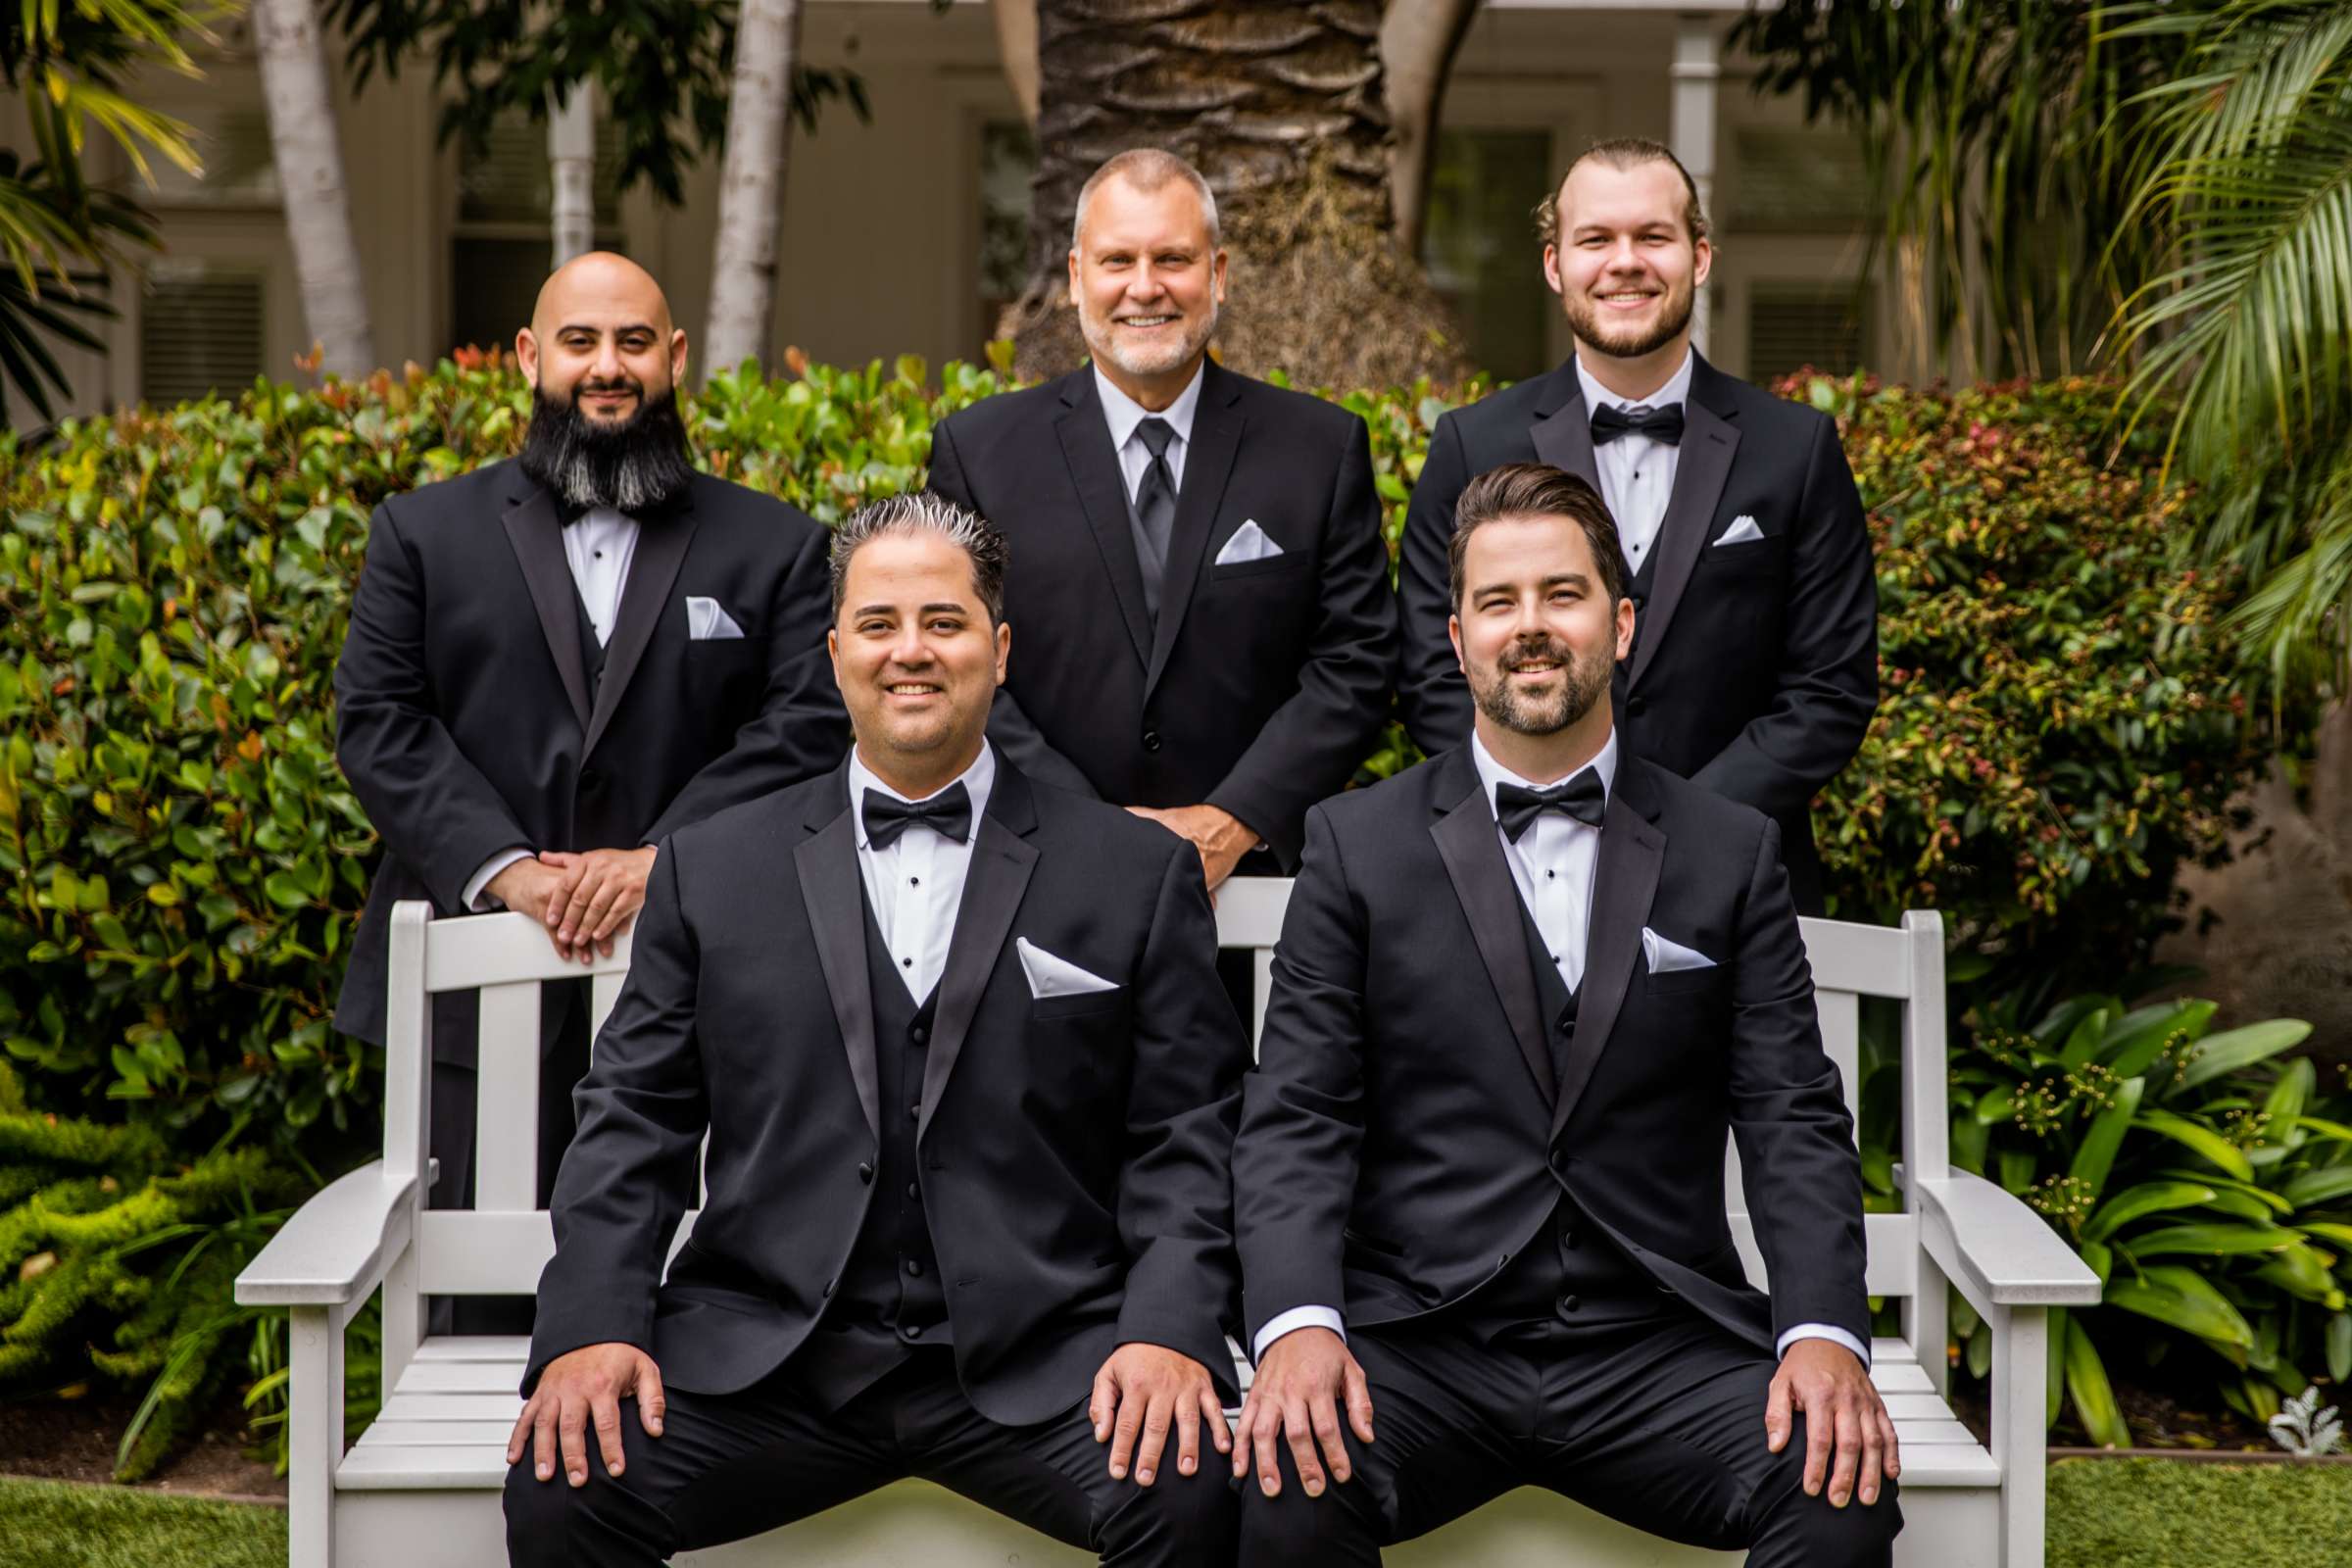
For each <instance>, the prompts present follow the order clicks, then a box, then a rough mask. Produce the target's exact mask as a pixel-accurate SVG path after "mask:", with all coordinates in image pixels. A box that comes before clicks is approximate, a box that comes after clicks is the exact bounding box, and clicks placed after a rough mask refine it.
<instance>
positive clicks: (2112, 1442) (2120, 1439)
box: [2066, 1322, 2131, 1448]
mask: <svg viewBox="0 0 2352 1568" xmlns="http://www.w3.org/2000/svg"><path fill="white" fill-rule="evenodd" d="M2067 1330H2068V1332H2067V1336H2066V1392H2067V1397H2069V1398H2071V1399H2072V1400H2073V1401H2074V1406H2075V1415H2076V1417H2077V1418H2078V1419H2079V1420H2081V1421H2082V1430H2083V1431H2084V1432H2086V1433H2088V1434H2089V1435H2090V1441H2091V1442H2093V1443H2095V1444H2097V1445H2098V1446H2100V1447H2102V1448H2129V1447H2130V1446H2131V1428H2130V1427H2129V1426H2126V1425H2125V1424H2124V1412H2123V1408H2122V1407H2121V1406H2120V1405H2118V1404H2117V1403H2116V1402H2115V1390H2114V1388H2113V1387H2112V1386H2111V1385H2110V1384H2109V1383H2108V1381H2107V1368H2106V1366H2105V1364H2104V1363H2102V1362H2101V1361H2100V1360H2099V1352H2098V1348H2097V1347H2095V1346H2093V1345H2092V1344H2091V1343H2090V1336H2089V1335H2088V1334H2085V1333H2084V1332H2083V1331H2082V1324H2081V1323H2079V1322H2072V1323H2069V1324H2068V1325H2067Z"/></svg>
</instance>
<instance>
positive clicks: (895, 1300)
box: [793, 880, 955, 1410]
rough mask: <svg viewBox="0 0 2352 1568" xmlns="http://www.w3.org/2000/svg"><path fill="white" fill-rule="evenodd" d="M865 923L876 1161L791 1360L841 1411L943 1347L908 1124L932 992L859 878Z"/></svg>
mask: <svg viewBox="0 0 2352 1568" xmlns="http://www.w3.org/2000/svg"><path fill="white" fill-rule="evenodd" d="M858 907H859V908H860V909H861V910H862V911H863V918H864V922H865V976H866V980H865V983H866V987H867V989H868V990H869V991H870V992H871V994H872V996H873V999H874V1068H875V1074H874V1087H875V1101H876V1103H877V1104H879V1105H880V1107H881V1110H882V1151H881V1157H880V1158H879V1159H877V1160H876V1161H875V1162H874V1178H873V1187H874V1196H873V1201H872V1202H871V1203H869V1204H868V1205H867V1206H866V1210H865V1223H864V1224H863V1225H862V1226H860V1227H859V1228H858V1245H857V1246H856V1247H855V1248H853V1249H852V1250H851V1252H850V1261H849V1266H848V1267H847V1268H845V1269H843V1270H842V1274H841V1283H840V1284H839V1285H838V1286H837V1287H836V1288H835V1290H834V1293H833V1299H831V1300H830V1301H828V1302H827V1303H826V1305H825V1312H824V1316H823V1319H822V1320H821V1322H820V1324H819V1327H818V1330H817V1332H816V1333H815V1334H813V1335H811V1336H809V1339H808V1341H807V1342H806V1343H804V1344H803V1345H802V1347H801V1348H800V1350H799V1351H798V1352H797V1353H796V1354H795V1355H794V1356H793V1364H794V1366H795V1368H796V1370H797V1371H798V1374H799V1377H800V1381H801V1383H802V1384H803V1386H804V1387H806V1388H807V1389H808V1390H809V1392H810V1393H812V1394H814V1395H815V1396H816V1397H817V1398H818V1399H820V1400H821V1401H823V1403H824V1404H825V1406H826V1408H828V1409H834V1410H838V1409H840V1408H841V1407H842V1406H843V1405H845V1404H847V1403H849V1401H850V1400H852V1399H854V1398H856V1397H858V1395H859V1394H861V1393H863V1392H864V1391H865V1390H866V1389H868V1388H870V1387H872V1386H873V1384H875V1383H876V1382H878V1381H879V1380H880V1379H881V1378H882V1377H883V1375H884V1374H886V1373H888V1372H889V1371H891V1370H892V1369H893V1368H895V1367H897V1366H898V1365H899V1364H900V1363H901V1362H903V1361H905V1360H906V1359H907V1357H908V1356H909V1355H911V1354H912V1353H913V1352H914V1351H915V1350H916V1349H918V1348H921V1347H923V1346H943V1347H944V1346H950V1345H953V1344H955V1337H954V1336H953V1335H952V1334H951V1333H950V1332H949V1327H948V1299H947V1295H946V1293H945V1292H944V1291H943V1290H942V1288H941V1285H940V1279H939V1257H938V1254H937V1253H936V1252H935V1251H933V1250H932V1247H931V1224H930V1220H929V1218H928V1217H927V1216H926V1213H925V1210H924V1208H923V1189H922V1179H921V1177H920V1175H919V1174H918V1171H917V1160H918V1158H919V1156H918V1154H917V1152H916V1149H915V1141H914V1134H915V1126H916V1122H917V1120H918V1119H919V1117H920V1114H921V1110H922V1099H923V1062H924V1060H925V1054H926V1052H927V1050H928V1048H929V1046H930V1043H931V1020H932V1015H933V1012H934V1011H935V1004H936V1003H937V1001H938V998H939V988H938V987H936V986H934V987H933V988H932V990H931V995H930V996H928V997H926V998H924V999H923V1002H922V1004H921V1005H919V1006H918V1005H916V1004H915V1000H914V997H913V995H912V993H910V992H909V991H908V990H907V978H906V970H905V968H904V966H903V965H902V964H901V963H900V962H899V961H898V960H897V959H895V958H893V957H892V956H891V952H890V946H889V944H888V943H886V942H885V941H884V940H883V938H882V931H881V928H880V927H879V926H877V925H876V924H875V923H874V911H873V907H872V906H871V905H870V904H868V903H867V902H866V900H865V898H864V895H863V883H862V880H861V881H860V884H859V897H858Z"/></svg>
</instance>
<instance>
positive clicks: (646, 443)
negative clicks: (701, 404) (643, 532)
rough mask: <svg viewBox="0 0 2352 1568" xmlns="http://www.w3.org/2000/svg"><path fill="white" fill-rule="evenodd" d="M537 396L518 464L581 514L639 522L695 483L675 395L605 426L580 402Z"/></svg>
mask: <svg viewBox="0 0 2352 1568" xmlns="http://www.w3.org/2000/svg"><path fill="white" fill-rule="evenodd" d="M574 390H575V401H573V402H570V403H558V402H556V401H555V400H554V399H552V398H550V397H549V396H548V395H547V394H546V393H544V392H542V391H540V390H539V389H538V388H536V387H534V388H532V389H531V425H530V429H529V430H528V431H527V432H526V433H525V434H524V436H523V440H522V455H521V456H520V457H519V458H517V459H516V460H515V461H516V462H518V463H520V464H521V465H522V471H523V472H525V473H527V474H529V475H530V476H531V477H532V478H533V479H536V480H538V481H539V483H541V484H543V485H545V486H546V487H547V488H548V489H550V490H552V491H554V492H555V493H556V495H558V496H559V497H561V498H562V499H563V500H564V502H565V503H567V504H568V505H570V506H572V507H575V508H578V509H580V510H582V511H585V510H587V509H588V508H591V507H613V508H615V509H617V510H619V511H621V512H625V513H627V514H629V515H631V516H635V515H639V514H641V513H645V512H649V511H653V510H655V509H657V508H659V507H662V506H663V505H665V504H666V503H667V502H669V501H670V500H671V499H672V498H674V497H676V496H678V495H680V494H682V493H683V492H684V491H685V489H686V487H687V485H689V484H691V483H692V482H693V481H694V463H693V460H692V457H691V456H690V453H689V451H688V448H687V444H686V421H685V419H684V417H682V416H680V414H679V413H678V399H677V394H676V393H675V392H674V391H671V390H667V389H664V390H663V391H662V393H660V394H659V395H658V396H654V397H646V396H645V395H644V393H643V391H642V390H640V392H639V397H640V399H641V400H642V401H640V403H639V404H638V407H637V412H636V413H635V414H632V415H631V416H629V417H627V418H626V419H623V420H621V421H620V422H619V423H617V424H607V423H600V422H598V421H597V420H595V419H591V418H589V417H587V416H586V415H584V414H582V413H581V412H580V408H579V404H578V403H577V401H576V392H577V389H576V388H575V389H574Z"/></svg>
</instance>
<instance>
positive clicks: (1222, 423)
mask: <svg viewBox="0 0 2352 1568" xmlns="http://www.w3.org/2000/svg"><path fill="white" fill-rule="evenodd" d="M1069 273H1070V297H1071V299H1072V300H1073V301H1074V302H1075V304H1076V306H1077V310H1078V321H1079V326H1080V328H1081V330H1082V331H1083V332H1084V334H1085V337H1086V346H1087V350H1088V352H1089V353H1090V354H1091V355H1092V356H1093V362H1094V363H1093V364H1092V365H1089V366H1086V367H1083V368H1079V369H1077V370H1073V371H1072V372H1070V373H1069V374H1068V375H1065V376H1062V377H1061V378H1060V379H1058V380H1054V381H1049V382H1047V383H1046V384H1045V385H1043V386H1037V387H1031V388H1029V389H1028V390H1026V391H1021V392H1011V393H1007V394H1005V396H1003V397H996V398H990V399H988V400H987V401H986V402H983V403H979V404H976V405H974V406H973V407H971V408H969V409H965V410H963V411H962V412H960V413H958V414H956V415H955V416H953V417H950V418H949V419H947V420H946V421H945V422H943V423H942V424H941V425H940V426H939V428H938V429H937V430H936V431H934V432H933V434H932V438H931V477H930V485H931V488H932V489H933V490H934V491H935V492H937V493H938V494H940V495H942V496H945V497H946V498H948V499H949V500H951V501H954V502H956V503H957V504H959V505H962V506H967V507H970V508H972V509H973V510H975V511H977V512H979V513H980V514H981V515H984V516H986V517H989V518H991V519H992V520H994V521H995V522H996V523H997V525H998V526H1000V527H1002V528H1003V529H1005V534H1006V536H1007V537H1008V538H1009V539H1010V540H1011V541H1012V546H1013V548H1014V550H1015V551H1017V552H1018V553H1019V556H1020V562H1021V569H1020V570H1019V572H1017V573H1016V574H1015V575H1014V577H1013V580H1012V582H1011V584H1010V586H1009V588H1008V590H1007V592H1008V594H1009V596H1010V597H1009V599H1008V600H1007V604H1008V605H1009V607H1010V608H1009V612H1008V613H1010V614H1011V616H1012V618H1013V620H1014V621H1015V623H1017V624H1018V625H1019V626H1020V628H1021V633H1022V636H1023V638H1024V640H1025V641H1026V642H1027V644H1028V646H1029V647H1030V648H1031V649H1032V650H1037V649H1049V650H1051V651H1052V657H1050V658H1037V657H1034V655H1033V657H1031V658H1028V659H1025V660H1022V661H1021V662H1019V663H1017V664H1015V665H1014V666H1013V670H1012V678H1011V680H1010V681H1009V682H1008V683H1007V684H1006V685H1005V689H1004V691H1003V692H1002V693H1000V694H999V696H998V699H997V711H996V714H995V716H994V717H993V718H992V719H991V720H990V723H989V734H990V736H991V738H993V739H994V740H995V741H996V743H997V745H998V746H1000V747H1001V748H1003V749H1004V751H1005V755H1006V756H1008V757H1010V758H1012V759H1013V760H1015V761H1017V762H1019V763H1020V764H1021V766H1023V767H1024V768H1027V769H1028V770H1029V772H1030V773H1031V775H1032V776H1034V777H1037V778H1042V779H1045V780H1048V781H1050V782H1052V783H1054V784H1058V785H1060V786H1062V787H1063V788H1065V789H1071V790H1077V791H1081V792H1083V793H1085V794H1088V795H1095V796H1099V797H1101V798H1102V799H1103V800H1106V801H1110V802H1112V803H1113V804H1115V805H1119V806H1124V807H1126V808H1128V809H1131V810H1134V811H1137V812H1139V813H1141V814H1143V815H1147V816H1151V817H1153V818H1155V819H1156V820H1158V821H1159V822H1161V823H1162V824H1164V825H1165V826H1167V827H1168V828H1170V829H1172V830H1173V831H1175V832H1176V833H1178V834H1181V835H1182V836H1183V837H1185V838H1186V839H1189V840H1190V841H1192V843H1193V845H1194V846H1195V847H1196V848H1197V849H1199V850H1200V852H1201V863H1202V865H1203V866H1204V868H1205V869H1206V872H1207V876H1208V885H1209V887H1210V888H1211V889H1212V890H1213V889H1214V888H1215V887H1216V886H1217V884H1218V883H1220V882H1222V881H1223V880H1224V879H1225V878H1226V877H1227V876H1229V875H1232V874H1233V873H1234V872H1236V871H1237V870H1238V871H1240V872H1242V873H1243V874H1245V875H1276V874H1281V873H1286V872H1288V871H1289V870H1291V869H1292V868H1293V867H1295V866H1296V865H1297V864H1298V863H1299V829H1300V824H1301V822H1302V821H1303V819H1304V818H1305V815H1306V809H1307V808H1308V807H1309V806H1311V805H1313V804H1314V803H1315V802H1316V801H1319V800H1321V799H1322V798H1323V797H1324V796H1326V795H1330V794H1332V793H1334V792H1335V791H1337V790H1340V789H1343V788H1345V787H1346V786H1347V783H1348V779H1349V778H1350V777H1351V776H1352V775H1353V774H1354V772H1355V767H1356V764H1357V763H1358V762H1360V761H1362V760H1363V759H1364V757H1365V756H1366V754H1367V753H1369V752H1370V751H1371V749H1372V743H1373V740H1374V737H1375V736H1376V735H1377V734H1378V733H1379V730H1380V726H1381V724H1382V723H1383V722H1384V721H1385V720H1386V719H1387V717H1388V711H1389V690H1390V685H1391V682H1392V681H1393V679H1394V678H1395V674H1396V668H1395V665H1396V659H1397V611H1396V605H1395V601H1394V599H1393V597H1392V596H1391V594H1390V592H1389V578H1388V572H1389V553H1388V547H1387V545H1386V543H1385V542H1384V541H1383V539H1382V537H1381V522H1380V499H1379V496H1378V495H1377V493H1376V492H1375V491H1374V490H1373V487H1372V459H1371V446H1370V441H1369V437H1368V436H1367V434H1366V431H1365V428H1364V421H1363V420H1362V419H1360V418H1358V417H1355V416H1354V415H1352V414H1349V413H1348V411H1347V410H1345V409H1342V408H1340V407H1338V406H1337V405H1336V404H1331V403H1326V402H1324V401H1322V400H1321V399H1319V398H1311V397H1307V396H1305V395H1304V394H1302V393H1298V392H1288V391H1284V390H1282V389H1280V388H1278V387H1273V386H1269V385H1267V384H1266V383H1265V382H1263V381H1253V380H1251V379H1250V378H1249V377H1248V376H1244V375H1237V374H1235V373H1234V372H1233V371H1231V370H1228V369H1225V368H1222V367H1220V366H1219V365H1218V364H1217V363H1216V362H1215V361H1214V360H1212V359H1210V358H1209V354H1208V343H1209V338H1210V336H1211V335H1212V334H1213V333H1214V332H1215V330H1216V325H1217V311H1218V307H1219V306H1220V305H1221V304H1222V303H1223V301H1224V297H1225V275H1226V256H1225V252H1224V250H1223V249H1222V248H1220V246H1219V244H1218V227H1217V203H1216V197H1215V196H1214V195H1213V194H1212V193H1211V191H1210V190H1209V187H1208V182H1207V181H1206V180H1204V179H1202V178H1201V173H1200V172H1199V171H1198V170H1196V169H1194V168H1193V167H1192V165H1190V164H1188V163H1186V162H1185V161H1184V160H1183V159H1181V158H1178V157H1176V156H1175V155H1173V154H1171V153H1165V152H1160V151H1157V150H1154V149H1151V148H1138V149H1135V150H1133V151H1129V152H1123V153H1120V154H1119V155H1118V156H1117V157H1115V158H1112V159H1111V160H1109V161H1108V162H1107V163H1105V164H1103V167H1102V168H1100V169H1098V170H1096V171H1095V172H1094V174H1093V175H1092V176H1091V177H1090V178H1089V179H1088V180H1087V182H1086V185H1085V187H1084V189H1083V190H1081V191H1080V193H1079V197H1078V208H1077V215H1076V218H1075V220H1074V222H1073V231H1072V234H1071V237H1070V254H1069ZM1245 957H1246V956H1245ZM1239 969H1240V972H1239V975H1238V978H1239V980H1240V983H1241V985H1242V988H1243V994H1244V995H1247V986H1248V965H1247V963H1246V962H1243V963H1242V964H1240V966H1239Z"/></svg>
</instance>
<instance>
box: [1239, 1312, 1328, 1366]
mask: <svg viewBox="0 0 2352 1568" xmlns="http://www.w3.org/2000/svg"><path fill="white" fill-rule="evenodd" d="M1293 1329H1329V1330H1331V1332H1332V1333H1334V1334H1337V1335H1338V1336H1339V1337H1340V1338H1341V1339H1342V1340H1343V1341H1344V1340H1346V1339H1347V1338H1348V1325H1347V1323H1346V1322H1345V1321H1343V1320H1342V1318H1341V1317H1340V1309H1339V1308H1338V1307H1336V1306H1294V1307H1292V1308H1291V1309H1290V1310H1289V1311H1288V1312H1277V1313H1275V1314H1274V1315H1273V1316H1272V1317H1271V1318H1268V1319H1267V1320H1266V1326H1265V1327H1264V1328H1262V1329H1259V1330H1258V1331H1257V1341H1256V1343H1255V1344H1253V1345H1251V1346H1250V1360H1251V1361H1252V1362H1256V1361H1263V1360H1264V1359H1265V1358H1266V1350H1267V1349H1268V1348H1270V1347H1271V1346H1272V1345H1273V1344H1274V1342H1275V1341H1276V1340H1279V1339H1281V1338H1282V1337H1283V1336H1284V1335H1285V1334H1288V1333H1290V1332H1291V1331H1292V1330H1293Z"/></svg>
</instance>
